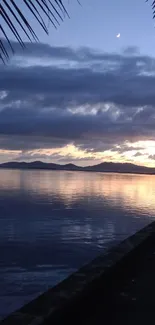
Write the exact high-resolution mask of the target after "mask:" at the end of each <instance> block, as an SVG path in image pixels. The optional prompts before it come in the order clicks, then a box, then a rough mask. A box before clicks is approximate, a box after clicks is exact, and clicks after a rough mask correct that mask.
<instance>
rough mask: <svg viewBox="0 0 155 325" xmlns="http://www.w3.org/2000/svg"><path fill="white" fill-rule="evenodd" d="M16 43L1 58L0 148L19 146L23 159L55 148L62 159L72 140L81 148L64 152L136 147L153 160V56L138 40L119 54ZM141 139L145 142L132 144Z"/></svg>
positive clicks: (117, 151)
mask: <svg viewBox="0 0 155 325" xmlns="http://www.w3.org/2000/svg"><path fill="white" fill-rule="evenodd" d="M14 47H15V48H16V56H15V57H14V58H12V59H11V61H10V63H9V65H8V66H4V65H2V64H1V65H0V149H1V150H13V151H16V152H17V151H18V154H17V158H18V156H19V151H20V159H21V158H22V155H23V158H24V157H27V158H29V157H30V156H31V155H29V152H31V153H32V151H33V150H34V155H35V150H37V152H38V150H39V153H40V155H41V154H43V153H41V151H42V150H51V155H50V154H49V155H48V157H50V158H51V159H52V158H53V159H57V160H62V159H64V158H62V155H61V150H62V148H68V147H67V146H70V148H72V149H73V148H74V149H76V150H73V151H74V152H72V153H70V155H69V156H67V155H68V154H69V153H68V152H67V150H66V159H67V157H68V159H72V160H74V159H81V160H83V159H84V160H85V159H86V160H87V159H88V160H90V159H91V157H92V159H94V158H95V159H99V160H100V159H102V158H104V153H105V154H106V155H108V156H107V157H108V158H109V157H114V155H116V158H117V159H118V158H119V159H120V158H121V157H122V159H125V153H126V152H128V153H129V152H131V153H133V156H134V157H135V158H136V159H138V157H141V156H142V153H144V155H143V156H145V154H146V155H147V157H145V158H148V159H152V160H153V158H150V157H153V156H154V154H155V150H154V152H153V145H151V151H150V152H149V153H148V154H147V152H146V146H145V141H151V142H150V143H154V142H153V141H154V140H155V59H154V58H151V57H148V56H144V55H141V54H140V53H139V52H138V50H137V49H135V48H128V49H125V50H124V52H122V53H121V54H115V53H101V52H98V51H94V50H92V49H88V48H81V49H71V48H66V47H65V48H64V47H62V48H60V47H54V48H52V47H50V46H49V45H46V44H27V50H26V51H25V52H22V51H21V50H20V48H19V45H17V44H14ZM139 141H143V145H142V146H141V147H140V149H139V147H138V148H137V149H135V148H134V149H133V147H131V144H132V143H138V142H139ZM52 150H54V151H52ZM136 150H137V151H138V152H139V155H138V154H137V152H136ZM143 151H144V152H143ZM77 152H78V153H77ZM54 154H56V157H54V156H53V155H54ZM63 154H64V155H65V151H63ZM109 154H110V156H109ZM38 155H39V154H38ZM44 155H45V156H46V157H47V155H46V153H45V152H44V154H43V156H44ZM80 155H81V156H80ZM129 156H130V155H129ZM130 158H131V157H128V159H129V160H130ZM110 159H111V158H110Z"/></svg>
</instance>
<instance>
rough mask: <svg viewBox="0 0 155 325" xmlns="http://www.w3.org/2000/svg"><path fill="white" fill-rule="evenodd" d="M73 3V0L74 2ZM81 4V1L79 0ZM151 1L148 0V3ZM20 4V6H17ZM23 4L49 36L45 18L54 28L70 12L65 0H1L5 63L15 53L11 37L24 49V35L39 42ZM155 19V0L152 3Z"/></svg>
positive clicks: (0, 28) (1, 43) (1, 47)
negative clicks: (24, 11) (10, 53)
mask: <svg viewBox="0 0 155 325" xmlns="http://www.w3.org/2000/svg"><path fill="white" fill-rule="evenodd" d="M72 1H73V0H72ZM77 1H78V2H79V0H77ZM148 1H149V0H146V2H148ZM17 2H18V4H17ZM22 4H24V5H25V7H26V8H27V9H28V11H29V12H30V13H31V14H32V16H33V17H35V19H36V21H37V22H38V24H39V25H40V26H41V27H42V29H43V30H44V32H45V33H46V34H48V28H47V26H46V24H45V17H47V18H48V20H49V21H50V22H51V23H52V25H53V26H54V28H57V26H59V25H60V22H61V21H63V20H64V17H65V15H67V16H68V17H69V15H68V12H67V10H66V8H65V6H64V0H0V17H1V21H2V22H1V24H0V33H1V35H2V36H1V38H0V59H1V60H2V61H3V62H5V61H6V60H8V59H9V49H10V50H11V51H12V52H14V48H13V46H12V44H11V40H10V38H12V37H10V35H11V34H12V35H13V36H14V38H15V39H16V40H17V41H18V43H19V44H20V46H21V47H22V48H24V47H25V44H24V41H23V37H22V33H23V35H25V36H26V38H27V39H28V40H29V41H30V42H32V41H38V37H37V35H36V33H35V31H34V29H33V27H32V26H31V23H30V18H26V15H25V14H24V13H23V9H21V8H22V6H21V5H22ZM152 10H153V18H155V0H154V1H153V2H152ZM8 32H9V36H8Z"/></svg>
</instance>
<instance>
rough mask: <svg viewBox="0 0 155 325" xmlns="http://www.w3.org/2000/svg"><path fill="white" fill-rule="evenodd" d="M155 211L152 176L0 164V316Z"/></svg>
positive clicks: (130, 231) (139, 225) (148, 219)
mask: <svg viewBox="0 0 155 325" xmlns="http://www.w3.org/2000/svg"><path fill="white" fill-rule="evenodd" d="M154 216H155V176H146V175H127V174H126V175H125V174H104V173H89V172H88V173H87V172H85V173H84V172H69V171H66V172H64V171H30V170H29V171H20V170H0V317H1V318H2V317H4V316H5V315H7V314H9V313H10V312H12V311H14V310H15V309H17V308H19V307H21V306H22V305H23V304H24V303H26V302H28V301H30V300H31V299H32V298H34V297H36V296H37V295H38V294H40V293H42V292H43V291H45V290H46V289H48V288H49V287H51V286H53V285H54V284H56V283H57V282H59V281H61V280H62V279H63V278H65V277H66V276H68V275H69V274H70V273H72V272H73V271H75V270H76V269H78V268H79V267H80V266H82V265H83V264H85V263H87V262H88V261H90V260H91V259H93V258H94V257H95V256H97V255H98V254H100V253H102V252H104V250H105V249H107V248H108V247H110V246H111V245H113V244H116V242H119V241H121V240H122V239H124V238H126V237H127V236H129V235H131V234H133V233H134V232H135V231H136V230H138V229H140V228H142V227H143V226H145V225H146V224H148V223H149V222H151V221H152V220H153V218H154Z"/></svg>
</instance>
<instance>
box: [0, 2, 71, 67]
mask: <svg viewBox="0 0 155 325" xmlns="http://www.w3.org/2000/svg"><path fill="white" fill-rule="evenodd" d="M17 2H18V3H17ZM23 5H24V6H25V8H27V9H28V11H29V12H30V13H31V14H32V16H33V17H35V19H36V21H37V22H38V24H39V25H40V26H41V28H42V29H43V30H44V32H45V33H46V34H48V28H47V26H46V24H45V18H48V21H50V22H51V23H52V25H53V27H54V28H57V26H59V25H60V22H61V21H63V20H64V17H65V16H66V15H67V16H68V17H69V14H68V12H67V10H66V8H65V6H64V3H63V0H20V4H19V0H18V1H17V0H0V17H1V24H0V33H1V37H0V59H1V60H2V61H3V62H4V63H5V61H6V60H8V59H9V52H10V50H11V51H12V52H13V53H14V48H13V45H12V44H11V38H12V37H10V35H12V36H13V37H14V38H15V39H16V41H17V42H18V43H19V44H20V46H21V47H22V48H24V47H25V44H24V41H23V36H24V35H25V36H26V38H27V39H28V40H29V41H30V42H33V41H38V37H37V34H36V33H35V31H34V29H33V27H32V26H31V23H30V18H27V17H26V15H25V14H24V12H23V9H22V8H23Z"/></svg>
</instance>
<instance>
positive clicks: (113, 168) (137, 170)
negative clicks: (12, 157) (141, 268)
mask: <svg viewBox="0 0 155 325" xmlns="http://www.w3.org/2000/svg"><path fill="white" fill-rule="evenodd" d="M0 168H10V169H48V170H70V171H92V172H107V173H108V172H109V173H133V174H155V168H150V167H144V166H138V165H134V164H130V163H113V162H103V163H101V164H98V165H93V166H86V167H79V166H76V165H74V164H66V165H60V164H54V163H45V162H42V161H33V162H16V161H13V162H6V163H2V164H0Z"/></svg>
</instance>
